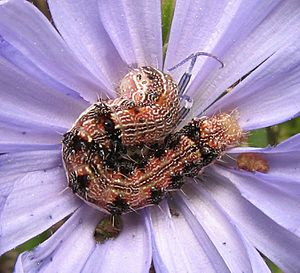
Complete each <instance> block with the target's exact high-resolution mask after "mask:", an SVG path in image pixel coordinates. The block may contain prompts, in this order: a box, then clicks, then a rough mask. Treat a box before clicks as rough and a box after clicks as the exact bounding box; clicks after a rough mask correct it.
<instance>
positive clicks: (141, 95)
mask: <svg viewBox="0 0 300 273" xmlns="http://www.w3.org/2000/svg"><path fill="white" fill-rule="evenodd" d="M198 55H199V54H198ZM198 55H195V56H196V57H197V56H198ZM195 56H192V57H193V58H194V57H195ZM190 70H191V69H190ZM185 75H186V73H185ZM185 75H184V76H185ZM187 75H188V78H186V80H185V79H183V80H182V81H180V83H182V82H183V85H181V84H180V83H179V85H177V84H176V83H175V82H174V80H173V79H172V77H171V76H169V75H167V74H164V73H163V72H161V71H159V70H157V69H155V68H152V67H140V68H137V69H134V70H132V71H131V72H129V73H128V74H127V75H126V76H125V77H124V78H123V79H122V80H121V83H120V85H119V89H118V93H119V97H118V98H116V99H115V100H108V101H99V102H97V103H95V104H93V105H91V106H90V107H89V108H88V109H87V110H86V111H85V112H84V113H83V114H81V115H80V117H79V118H78V119H77V120H76V122H75V124H74V126H73V127H72V128H71V130H69V131H68V132H67V133H66V134H65V135H64V138H63V140H62V151H63V162H64V166H65V169H66V172H67V176H68V181H69V187H70V188H71V189H72V190H73V192H74V193H75V194H76V195H77V196H79V197H80V198H82V199H83V200H84V201H86V202H87V203H89V204H91V205H92V206H95V207H96V208H98V209H100V210H102V211H105V212H107V213H109V214H112V215H121V214H123V213H127V212H130V211H136V210H138V209H141V208H144V207H146V206H149V205H154V204H158V203H159V202H160V201H161V200H162V199H163V198H164V197H165V196H166V195H167V194H168V193H169V192H171V191H174V190H178V189H180V188H181V187H182V185H183V184H184V177H186V176H195V175H198V174H199V173H200V172H201V171H202V170H203V169H204V168H205V167H206V166H208V165H209V164H211V163H212V162H214V161H215V160H216V159H218V158H219V157H220V156H222V154H223V153H224V151H225V150H226V149H227V148H229V147H232V146H235V145H238V144H239V143H240V141H241V139H242V137H243V132H242V130H241V129H240V127H239V125H238V123H237V116H236V115H235V114H233V113H232V114H225V113H220V114H218V115H215V116H213V117H205V116H204V117H201V118H199V119H193V120H192V121H191V122H189V123H188V124H187V125H186V126H184V127H183V128H182V129H181V130H180V131H178V132H176V133H173V132H172V130H173V128H174V126H175V125H176V123H177V121H178V116H179V113H180V111H179V107H180V100H179V97H180V94H182V93H183V89H182V86H183V88H185V87H186V86H187V83H188V81H189V78H190V75H189V74H187Z"/></svg>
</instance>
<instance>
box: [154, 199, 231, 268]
mask: <svg viewBox="0 0 300 273" xmlns="http://www.w3.org/2000/svg"><path fill="white" fill-rule="evenodd" d="M172 209H173V214H174V216H172V215H171V214H170V211H169V207H168V205H167V203H166V202H164V203H163V204H162V210H163V212H162V211H161V210H159V209H158V208H157V207H156V208H151V214H150V216H149V217H150V218H149V223H150V227H151V229H152V237H153V239H152V240H153V262H154V267H155V270H156V272H224V273H225V272H230V270H229V268H228V267H227V266H226V264H225V262H224V261H223V259H222V257H221V256H220V254H219V253H218V252H217V249H216V248H215V246H214V245H213V244H212V242H211V241H210V239H209V238H208V236H207V234H206V233H205V231H204V230H203V228H202V227H201V226H200V225H199V223H198V222H197V221H196V219H195V217H194V215H192V214H191V213H188V212H187V210H185V211H181V210H180V209H178V208H177V207H176V208H175V210H176V211H174V208H172Z"/></svg>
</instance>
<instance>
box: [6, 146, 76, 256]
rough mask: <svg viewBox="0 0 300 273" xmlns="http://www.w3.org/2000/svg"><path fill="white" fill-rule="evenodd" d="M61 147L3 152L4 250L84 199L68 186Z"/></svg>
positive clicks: (55, 219)
mask: <svg viewBox="0 0 300 273" xmlns="http://www.w3.org/2000/svg"><path fill="white" fill-rule="evenodd" d="M59 164H61V159H60V152H59V151H53V150H50V151H35V152H23V153H16V154H4V155H1V156H0V174H1V179H0V194H1V195H0V254H2V253H4V252H6V251H8V250H10V249H12V248H13V247H16V246H17V245H19V244H21V243H23V242H25V241H26V240H28V239H30V238H32V237H34V236H36V235H38V234H39V233H41V232H42V231H44V230H46V229H47V228H49V227H50V226H52V225H53V224H55V223H56V222H58V221H59V220H61V219H62V218H64V217H65V216H67V215H69V214H70V213H71V212H72V211H74V210H75V209H76V208H77V207H78V206H79V204H80V203H81V202H80V201H79V200H78V199H77V198H75V197H74V196H73V195H72V194H70V192H66V191H64V189H65V188H66V183H67V181H66V176H65V172H64V170H63V168H62V167H61V166H59Z"/></svg>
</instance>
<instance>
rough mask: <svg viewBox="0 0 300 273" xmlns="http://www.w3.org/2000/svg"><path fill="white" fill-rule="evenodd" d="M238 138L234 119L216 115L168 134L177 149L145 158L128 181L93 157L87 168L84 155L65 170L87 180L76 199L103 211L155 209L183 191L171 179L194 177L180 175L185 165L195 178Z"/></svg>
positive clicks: (73, 157) (168, 147)
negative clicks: (174, 194)
mask: <svg viewBox="0 0 300 273" xmlns="http://www.w3.org/2000/svg"><path fill="white" fill-rule="evenodd" d="M194 128H197V130H196V131H195V130H194ZM243 137H244V134H243V132H242V130H241V129H240V127H239V125H238V123H237V120H236V115H235V114H232V115H230V114H224V113H221V114H218V115H216V116H213V117H210V118H209V117H202V118H201V119H200V120H198V121H196V120H193V121H191V122H190V123H189V124H188V125H186V126H185V127H184V128H183V129H181V130H180V131H179V132H177V133H176V134H173V135H171V139H172V138H173V140H175V142H174V143H176V144H171V145H168V144H166V146H165V151H164V153H163V154H162V155H161V156H160V157H156V156H152V157H150V158H149V160H148V163H147V164H146V165H145V166H144V167H143V168H137V167H136V168H135V169H134V171H133V172H132V173H131V174H130V175H129V176H125V175H123V174H122V173H120V172H115V171H112V170H110V169H108V168H107V167H106V166H105V164H104V162H103V160H102V158H101V157H100V156H98V155H96V156H94V157H93V158H92V160H91V161H90V163H89V164H87V163H86V162H87V155H86V154H85V153H84V152H77V153H74V154H73V155H71V156H69V157H68V158H66V159H65V166H66V169H67V171H68V174H70V173H75V174H76V177H83V176H84V177H86V187H85V190H84V192H80V193H79V192H77V193H76V194H78V196H80V197H81V198H83V199H84V200H85V201H87V202H88V203H91V204H92V205H94V206H96V207H97V208H98V209H100V210H102V211H105V212H108V213H112V214H122V213H126V212H130V211H136V210H138V209H141V208H143V207H146V206H149V205H153V204H157V203H158V202H159V201H160V200H161V199H162V198H163V197H164V196H165V194H166V193H167V192H168V191H174V190H176V189H179V188H180V187H181V186H182V183H179V184H176V183H175V182H176V180H175V182H174V177H177V178H178V177H179V178H180V179H181V178H183V177H184V176H186V175H189V176H190V175H194V172H195V170H188V171H185V170H186V168H187V166H190V165H193V166H197V168H196V172H197V173H200V172H201V171H202V170H203V168H205V167H206V166H208V165H209V164H211V163H213V162H214V161H215V160H216V159H218V158H219V157H221V156H222V155H223V153H224V151H226V149H228V148H231V147H234V146H236V145H239V144H240V142H241V140H242V139H243ZM203 151H205V154H202V152H203ZM91 165H93V166H94V168H95V167H96V170H97V174H95V171H94V170H93V169H92V168H91ZM174 183H175V184H174Z"/></svg>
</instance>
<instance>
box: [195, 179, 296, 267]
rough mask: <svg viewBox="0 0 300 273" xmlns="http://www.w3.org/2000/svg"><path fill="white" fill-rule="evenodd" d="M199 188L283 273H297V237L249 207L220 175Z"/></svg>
mask: <svg viewBox="0 0 300 273" xmlns="http://www.w3.org/2000/svg"><path fill="white" fill-rule="evenodd" d="M199 187H205V189H206V190H208V192H209V193H210V194H211V196H212V198H214V199H215V200H216V201H217V203H218V204H219V205H220V206H221V207H222V208H223V210H224V211H225V212H226V213H227V214H228V215H230V217H231V219H232V222H233V223H234V224H235V225H237V226H238V228H239V229H240V230H241V232H242V233H243V235H244V236H245V237H246V238H247V239H248V240H249V241H250V242H251V244H252V245H253V246H254V247H255V248H257V249H258V250H259V251H260V252H262V253H263V254H265V255H266V256H267V257H269V258H270V259H271V260H272V261H273V262H274V263H275V264H277V265H278V266H279V267H280V268H281V269H282V270H283V271H284V272H290V273H291V272H293V273H297V272H299V270H300V261H299V255H300V238H299V237H297V236H296V235H295V234H293V233H292V232H290V231H288V230H287V229H285V228H284V227H282V226H280V225H279V224H277V223H276V222H274V221H273V220H272V219H271V218H269V217H268V216H267V215H265V214H264V213H263V212H261V211H260V210H259V209H258V208H256V207H255V206H254V205H252V204H251V203H250V202H249V201H248V200H246V199H245V198H244V197H243V196H242V195H241V194H240V192H239V191H238V190H237V189H236V187H235V186H233V185H232V184H231V183H230V182H229V181H228V179H226V178H224V177H222V176H215V177H211V178H209V177H207V178H206V179H205V180H204V181H202V183H201V184H199ZM282 213H285V212H282Z"/></svg>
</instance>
